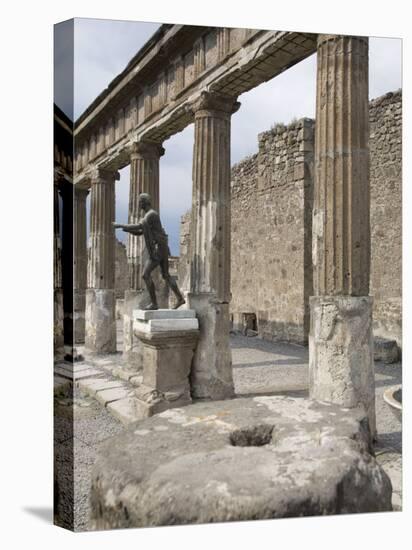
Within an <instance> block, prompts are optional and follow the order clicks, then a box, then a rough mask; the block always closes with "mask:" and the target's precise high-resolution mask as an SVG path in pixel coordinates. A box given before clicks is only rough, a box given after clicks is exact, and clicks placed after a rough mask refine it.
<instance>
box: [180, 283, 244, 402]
mask: <svg viewBox="0 0 412 550" xmlns="http://www.w3.org/2000/svg"><path fill="white" fill-rule="evenodd" d="M187 298H188V304H189V307H190V308H191V309H194V310H195V311H196V315H197V317H198V319H199V328H200V337H199V343H198V345H197V348H196V351H195V354H194V357H193V363H192V372H191V383H190V384H191V388H192V396H193V397H195V398H197V399H212V400H218V399H228V398H231V397H234V395H235V391H234V385H233V375H232V354H231V351H230V340H229V332H230V316H229V304H228V303H221V302H217V301H216V299H215V297H214V295H213V294H206V293H204V294H191V293H188V295H187Z"/></svg>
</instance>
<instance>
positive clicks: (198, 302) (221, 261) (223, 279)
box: [188, 92, 240, 399]
mask: <svg viewBox="0 0 412 550" xmlns="http://www.w3.org/2000/svg"><path fill="white" fill-rule="evenodd" d="M239 107H240V103H238V102H237V101H236V99H235V98H232V97H227V96H222V95H219V94H212V93H208V92H203V93H202V94H201V97H200V99H199V100H198V101H197V102H196V103H195V104H194V105H193V106H192V109H193V113H194V119H195V143H194V152H193V200H192V220H191V239H190V241H191V268H190V294H189V295H188V300H189V306H190V307H191V308H193V309H194V310H195V311H196V313H197V316H198V318H199V325H200V339H199V344H198V346H197V348H196V352H195V356H194V360H193V368H192V374H191V384H192V394H193V395H194V396H195V397H197V398H210V399H224V398H227V397H232V396H233V394H234V387H233V377H232V360H231V352H230V347H229V330H230V318H229V302H230V297H231V294H230V118H231V115H232V113H234V112H236V111H237V109H238V108H239Z"/></svg>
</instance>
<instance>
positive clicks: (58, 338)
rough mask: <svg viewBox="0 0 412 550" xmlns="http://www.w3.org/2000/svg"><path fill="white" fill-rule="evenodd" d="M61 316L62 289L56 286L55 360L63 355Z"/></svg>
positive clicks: (58, 359)
mask: <svg viewBox="0 0 412 550" xmlns="http://www.w3.org/2000/svg"><path fill="white" fill-rule="evenodd" d="M63 316H64V314H63V291H62V289H61V288H58V289H55V290H54V323H53V353H54V360H55V361H60V360H61V359H62V358H63V356H64V330H63Z"/></svg>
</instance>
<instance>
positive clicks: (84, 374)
mask: <svg viewBox="0 0 412 550" xmlns="http://www.w3.org/2000/svg"><path fill="white" fill-rule="evenodd" d="M54 373H55V374H58V375H59V376H61V377H62V378H67V379H68V380H72V381H74V382H76V381H77V380H82V379H83V378H91V377H93V376H98V375H102V374H103V373H102V371H100V370H97V369H94V368H92V367H88V368H87V369H84V370H81V371H79V372H73V371H72V370H70V369H66V368H62V367H55V368H54Z"/></svg>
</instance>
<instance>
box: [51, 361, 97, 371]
mask: <svg viewBox="0 0 412 550" xmlns="http://www.w3.org/2000/svg"><path fill="white" fill-rule="evenodd" d="M90 367H91V365H90V363H84V362H82V363H76V364H73V363H63V364H61V365H59V368H61V369H64V370H67V371H68V372H74V373H77V372H82V371H84V370H86V369H90Z"/></svg>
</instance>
